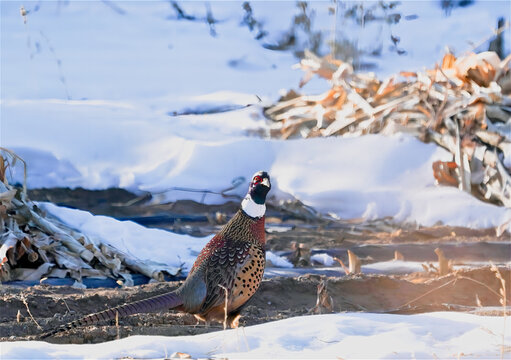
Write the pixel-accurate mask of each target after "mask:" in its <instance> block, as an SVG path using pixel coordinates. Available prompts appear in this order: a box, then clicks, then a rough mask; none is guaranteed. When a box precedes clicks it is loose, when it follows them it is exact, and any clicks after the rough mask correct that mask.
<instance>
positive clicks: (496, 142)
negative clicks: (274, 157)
mask: <svg viewBox="0 0 511 360" xmlns="http://www.w3.org/2000/svg"><path fill="white" fill-rule="evenodd" d="M510 62H511V56H508V57H507V58H506V59H504V60H502V61H501V60H500V59H499V58H498V56H497V55H496V54H495V53H493V52H483V53H480V54H467V55H465V56H462V57H460V58H458V59H456V57H455V56H454V55H452V54H446V55H445V56H444V58H443V60H442V63H441V65H440V66H436V67H435V68H434V69H431V70H427V71H424V72H418V73H411V72H401V73H400V74H398V75H393V76H390V77H389V78H387V79H386V80H385V81H380V80H378V79H376V78H375V77H374V76H372V75H368V74H361V73H355V72H354V71H353V68H352V67H351V66H350V65H349V64H347V63H343V62H341V61H338V60H333V59H332V58H330V57H323V58H320V57H318V56H316V55H314V54H311V53H306V56H305V59H304V60H302V62H301V64H300V67H301V68H302V69H303V70H304V71H305V72H306V76H305V79H304V80H303V81H302V83H305V82H306V81H308V80H309V79H310V78H311V76H312V75H314V74H316V75H318V76H320V77H323V78H325V79H327V81H329V82H330V83H331V85H332V87H331V89H330V90H329V91H327V92H325V93H324V94H321V95H319V96H304V95H298V94H296V93H294V92H291V93H290V96H288V97H287V99H286V100H284V101H282V102H279V103H277V104H275V105H274V106H272V107H270V108H268V109H266V110H265V114H266V116H268V117H269V118H270V119H272V120H273V121H275V124H274V126H273V127H272V128H273V129H272V135H273V136H278V137H280V138H282V139H289V138H295V137H303V138H308V137H317V136H323V137H325V136H338V135H340V136H343V135H350V136H354V135H363V134H371V133H380V132H381V133H384V134H392V133H394V132H398V131H399V132H404V133H408V134H411V135H414V136H416V137H418V138H419V139H421V140H423V141H426V142H427V141H434V142H436V143H437V144H438V145H440V146H442V147H444V148H446V149H447V150H448V151H450V152H451V153H452V154H453V159H454V161H455V163H456V169H455V173H456V179H455V181H451V182H450V185H456V186H459V187H460V189H462V190H463V191H466V192H469V193H473V194H474V195H476V196H477V197H478V198H480V199H486V200H487V201H489V202H492V203H496V204H499V205H504V206H508V207H511V169H510V168H506V167H505V166H504V165H503V163H502V154H507V156H511V155H509V154H511V139H510V138H509V134H510V129H511V96H510V94H511V70H510ZM291 97H292V98H291ZM289 98H291V99H289ZM278 126H280V131H275V128H277V129H278ZM437 170H438V169H436V170H434V171H437Z"/></svg>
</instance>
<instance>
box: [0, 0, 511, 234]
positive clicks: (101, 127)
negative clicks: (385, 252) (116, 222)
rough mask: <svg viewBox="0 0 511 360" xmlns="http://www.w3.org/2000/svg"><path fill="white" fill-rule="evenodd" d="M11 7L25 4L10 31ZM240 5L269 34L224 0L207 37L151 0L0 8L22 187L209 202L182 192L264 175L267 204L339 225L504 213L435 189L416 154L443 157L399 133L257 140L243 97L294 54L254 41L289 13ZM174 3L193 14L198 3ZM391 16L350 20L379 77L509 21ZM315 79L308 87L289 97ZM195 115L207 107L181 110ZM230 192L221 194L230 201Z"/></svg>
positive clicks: (459, 48) (485, 7)
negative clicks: (389, 20)
mask: <svg viewBox="0 0 511 360" xmlns="http://www.w3.org/2000/svg"><path fill="white" fill-rule="evenodd" d="M329 4H330V3H329V2H315V3H312V5H311V6H312V7H313V8H314V11H315V12H316V17H315V18H316V20H315V26H316V27H317V28H319V29H320V30H323V31H324V32H325V33H326V34H328V31H329V29H331V28H332V26H333V17H332V16H330V15H328V5H329ZM21 5H23V6H24V7H25V9H26V10H28V15H27V23H26V24H24V23H23V19H22V17H21V16H20V11H19V9H20V7H21ZM252 6H253V10H254V16H255V17H256V18H259V19H260V20H261V21H263V22H264V28H265V30H267V31H268V32H269V36H268V37H267V38H264V39H263V40H259V41H258V40H255V39H254V36H255V34H254V33H253V32H250V31H249V30H248V28H247V27H241V26H240V22H241V20H242V17H243V12H242V10H241V4H239V3H236V2H212V3H211V4H210V8H211V12H212V14H213V16H214V17H215V18H217V19H218V20H219V22H218V23H216V24H215V25H214V31H215V32H216V37H212V36H211V35H210V28H209V27H208V25H207V24H206V22H205V21H202V20H201V21H185V20H179V21H178V20H176V18H175V17H176V15H175V12H174V11H173V10H172V8H171V6H170V5H169V3H168V2H163V1H161V2H150V3H149V4H147V3H145V4H144V5H141V3H137V2H119V3H118V4H116V3H115V2H99V1H97V2H69V3H67V2H18V1H8V2H2V3H1V7H2V9H1V10H2V12H1V17H2V18H1V20H2V24H1V26H2V35H1V39H2V55H1V60H2V62H1V66H2V78H1V89H2V99H1V128H0V129H1V134H0V140H1V145H2V146H5V147H8V148H12V149H14V150H15V151H17V153H18V154H19V155H21V156H22V157H23V158H24V159H25V160H26V161H27V163H28V185H29V187H31V188H37V187H53V186H71V187H77V186H82V187H86V188H91V189H95V188H107V187H123V188H126V189H129V190H132V191H135V192H142V191H150V192H152V193H153V194H155V196H156V199H157V201H159V200H175V199H183V198H191V199H195V200H204V201H205V202H208V203H215V202H222V201H224V199H223V198H221V197H220V196H217V195H214V194H208V195H207V196H206V197H205V198H203V194H202V193H195V192H190V191H188V190H190V189H192V190H197V189H205V190H212V191H215V192H219V191H222V190H224V189H226V188H229V187H230V186H231V182H232V181H233V180H234V179H236V178H239V177H243V178H245V180H246V179H247V178H249V177H250V176H251V174H252V173H253V172H255V171H256V170H259V169H266V170H268V171H269V172H270V174H271V175H272V180H273V190H272V196H273V198H274V199H282V198H290V197H295V198H298V199H300V200H302V201H304V202H305V203H307V204H308V205H312V206H314V207H315V208H317V209H318V210H320V211H323V212H332V213H334V214H336V215H337V216H340V217H342V218H358V217H366V218H369V219H373V218H381V217H385V216H392V217H394V218H395V219H396V220H397V221H407V222H416V223H419V224H423V225H433V224H435V223H437V222H444V223H446V224H450V225H464V226H469V227H489V226H495V225H499V224H501V223H503V222H504V221H505V220H507V219H509V218H510V217H511V212H510V210H507V209H504V208H498V207H495V206H492V205H487V204H483V203H481V202H479V201H477V200H476V199H474V198H473V197H471V196H469V195H467V194H463V193H460V192H459V191H457V190H456V189H453V188H438V187H436V186H435V185H434V183H433V182H434V179H433V175H432V170H431V163H432V162H433V161H435V160H447V159H449V158H450V156H449V155H448V154H447V153H446V152H444V151H443V150H441V149H438V148H436V147H435V146H434V145H426V144H422V143H420V142H419V141H417V140H415V139H413V138H409V137H406V136H401V135H396V136H394V137H384V136H379V135H378V136H367V137H364V138H354V139H339V138H337V139H319V140H298V141H278V140H267V139H265V138H264V136H263V137H261V134H264V133H265V132H266V131H267V129H268V124H267V122H266V121H265V120H264V119H263V118H262V115H261V104H260V103H259V98H258V97H260V98H262V99H263V103H268V101H274V100H275V99H276V98H277V96H278V91H279V89H281V88H284V89H289V88H293V87H296V85H297V84H298V81H299V79H300V77H301V75H302V74H301V73H300V72H299V71H296V70H292V69H291V66H292V65H293V64H294V63H295V62H296V61H297V60H296V58H295V57H294V56H293V55H292V54H291V52H289V51H288V52H279V51H271V50H268V49H265V48H264V47H263V46H262V45H263V44H268V43H270V44H271V43H276V42H278V39H279V37H280V36H281V35H282V33H284V32H285V31H286V30H287V29H288V28H289V26H290V23H289V22H287V21H282V18H285V19H291V18H292V15H293V14H297V13H298V10H297V7H296V4H295V3H294V2H254V3H253V4H252ZM182 7H183V9H184V10H185V11H186V12H187V13H188V14H191V15H194V16H196V17H197V18H198V19H202V18H204V17H206V13H207V6H206V5H205V4H204V3H202V2H193V3H188V2H187V3H183V4H182ZM398 10H399V11H400V12H401V13H402V14H403V16H406V15H413V14H417V15H418V18H417V19H414V20H407V19H405V18H403V19H402V20H401V21H400V22H399V24H397V25H395V26H394V27H392V28H391V27H389V26H383V25H378V26H376V25H370V24H367V26H366V28H363V29H362V28H360V27H357V28H356V29H354V30H356V31H357V33H358V34H359V35H358V36H359V46H360V47H361V48H364V47H367V46H368V44H369V40H370V39H371V36H372V35H374V34H378V36H377V37H376V38H377V39H380V37H381V40H380V41H381V42H382V44H383V47H382V49H383V50H382V57H381V58H376V59H373V60H374V61H376V62H377V63H378V64H379V68H377V69H376V71H377V72H378V74H379V75H381V76H385V75H387V74H389V73H392V72H396V71H399V70H404V69H407V70H414V69H419V68H422V67H425V66H432V65H433V64H434V63H435V62H436V61H438V60H439V59H440V58H441V56H442V54H443V48H444V47H445V46H450V47H451V48H453V49H454V50H455V51H456V53H463V52H464V51H465V50H467V49H470V45H469V43H468V42H469V41H478V40H480V39H482V38H484V37H486V36H489V35H490V34H491V30H490V29H491V28H493V27H494V26H495V23H496V19H497V17H498V16H502V15H504V16H505V15H506V14H509V11H508V10H509V3H508V2H505V1H495V2H487V1H484V2H483V1H481V2H476V3H475V4H473V5H471V6H468V7H464V8H461V7H460V8H455V9H454V10H453V11H452V14H451V15H450V16H446V15H445V12H444V11H443V10H442V9H441V8H440V6H439V4H438V3H437V2H405V3H404V4H402V5H401V7H400V8H398ZM289 21H290V20H289ZM426 24H428V25H426ZM433 24H437V26H436V25H435V26H434V25H433ZM339 26H340V25H339ZM343 26H353V24H351V25H349V24H343ZM426 27H427V31H425V29H426ZM389 31H390V32H392V33H394V34H395V35H396V34H398V35H399V36H400V38H401V40H400V41H401V42H400V44H399V46H401V47H403V48H405V49H406V51H407V55H406V56H399V55H397V53H396V52H395V51H391V50H389V48H388V47H389V46H388V43H389V40H388V39H387V35H388V36H390V35H389V34H388V32H389ZM508 32H509V31H508ZM508 32H506V34H505V36H506V39H507V38H508V36H509V35H508ZM353 33H354V32H353ZM382 33H383V35H382ZM385 34H386V35H385ZM382 36H383V37H382ZM373 38H374V37H373ZM326 86H328V85H327V84H326V83H325V82H321V81H320V80H316V81H313V82H312V83H311V84H308V85H307V87H306V89H305V91H307V92H308V93H316V92H318V91H320V90H322V89H325V87H326ZM256 95H257V96H256ZM248 104H256V105H254V106H250V107H245V105H248ZM205 110H207V111H210V112H213V114H209V115H200V114H199V115H197V114H193V113H196V112H200V111H205ZM224 110H230V111H227V112H219V111H224ZM184 113H187V114H189V113H192V114H191V115H182V114H184ZM19 165H20V164H18V168H17V169H16V171H15V174H14V178H15V179H16V180H17V181H21V179H22V175H21V174H22V172H21V169H20V167H19ZM246 185H247V183H246V181H245V182H243V183H241V185H239V186H238V187H237V188H235V189H234V190H232V191H231V192H230V193H234V194H237V195H243V193H244V192H245V189H246Z"/></svg>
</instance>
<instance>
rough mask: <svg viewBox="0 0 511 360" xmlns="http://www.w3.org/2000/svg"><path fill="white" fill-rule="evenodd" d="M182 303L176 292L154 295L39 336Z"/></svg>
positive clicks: (168, 307) (45, 336)
mask: <svg viewBox="0 0 511 360" xmlns="http://www.w3.org/2000/svg"><path fill="white" fill-rule="evenodd" d="M182 304H183V301H182V300H181V298H180V297H179V296H178V295H177V294H176V293H175V292H169V293H166V294H162V295H157V296H153V297H151V298H149V299H143V300H139V301H135V302H132V303H129V304H124V305H119V306H116V307H114V308H110V309H107V310H104V311H101V312H98V313H94V314H90V315H87V316H85V317H83V318H81V319H78V320H75V321H72V322H70V323H67V324H65V325H62V326H60V327H59V328H57V329H54V330H50V331H48V332H45V333H43V334H41V335H40V336H39V338H40V339H45V338H47V337H50V336H53V335H55V334H57V333H59V332H64V331H68V330H71V329H73V328H76V327H80V326H87V325H93V324H96V323H98V322H100V321H108V320H113V319H115V318H116V315H117V314H119V315H118V317H119V318H122V317H126V316H130V315H134V314H139V313H149V312H153V311H157V310H163V309H173V308H175V307H177V306H179V305H182Z"/></svg>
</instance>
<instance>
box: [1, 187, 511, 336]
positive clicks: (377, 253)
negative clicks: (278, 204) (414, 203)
mask: <svg viewBox="0 0 511 360" xmlns="http://www.w3.org/2000/svg"><path fill="white" fill-rule="evenodd" d="M30 197H31V198H32V199H34V200H47V201H52V202H54V203H57V204H60V205H67V206H72V207H76V208H80V209H85V210H89V211H91V212H93V213H95V214H105V215H110V216H114V217H118V218H131V219H134V220H139V222H142V223H143V222H144V221H145V220H144V219H146V220H147V219H148V218H149V219H153V220H154V219H156V220H157V221H155V223H153V224H146V225H148V226H157V227H163V228H167V229H172V230H174V231H181V232H187V233H192V234H195V233H200V234H203V233H211V232H214V231H215V230H216V229H218V228H219V227H220V226H221V223H222V222H223V221H225V220H224V219H223V218H222V216H220V218H218V216H217V213H220V214H225V218H228V217H229V216H231V215H232V214H233V213H234V211H236V209H237V207H238V205H237V204H236V203H234V202H232V203H228V204H226V205H222V206H208V205H203V204H198V203H194V202H189V201H183V202H178V203H175V204H163V205H147V203H145V202H144V201H143V199H137V197H136V196H135V195H133V194H130V193H128V192H125V191H124V190H119V189H110V190H106V191H97V192H94V191H92V192H91V191H87V190H83V189H77V190H72V191H71V190H69V189H50V190H39V191H32V192H31V193H30ZM269 213H270V214H269V215H270V218H269V219H268V226H267V227H268V228H269V230H270V232H269V233H268V238H267V240H268V248H269V249H271V250H274V251H281V252H283V253H286V252H287V253H290V252H291V246H292V243H293V242H298V243H302V244H305V245H306V247H307V248H309V249H311V248H313V249H323V250H328V251H329V252H330V253H331V254H332V255H336V256H338V257H340V258H342V259H343V261H345V262H347V258H346V256H345V252H346V249H352V250H354V251H355V252H356V253H357V254H358V255H359V256H360V257H361V258H362V259H363V262H365V263H367V262H375V261H385V260H390V259H392V257H393V253H394V251H395V250H398V251H400V252H401V253H402V254H403V255H404V256H405V259H406V260H414V261H424V262H426V261H428V262H429V261H435V259H436V255H435V254H434V252H433V250H434V249H435V248H436V247H441V248H443V249H444V252H445V254H446V256H447V257H449V258H451V259H453V260H455V262H458V263H460V262H465V261H469V262H470V261H480V262H483V264H488V260H492V261H494V262H497V263H498V262H507V261H509V257H510V255H509V254H510V253H509V251H508V249H509V246H510V243H509V241H508V238H507V235H508V234H506V235H505V236H502V237H500V238H498V237H497V236H496V235H495V229H488V230H471V229H464V228H451V227H446V226H437V227H433V228H416V227H410V226H408V227H397V226H395V225H392V224H388V223H386V222H379V223H374V224H367V223H361V222H356V221H355V222H348V221H346V222H342V221H339V222H323V221H321V222H320V221H318V222H314V221H312V222H311V221H310V220H309V221H305V220H304V219H301V218H300V217H293V216H290V215H289V214H283V213H281V212H279V211H278V209H276V208H270V209H269ZM181 215H182V216H181ZM151 221H152V220H151ZM158 221H159V223H158ZM272 228H273V229H274V230H275V229H276V230H278V229H279V228H281V229H285V230H286V231H283V232H277V231H272ZM306 269H307V268H306ZM500 271H501V274H502V276H503V277H504V279H506V280H507V284H510V283H511V270H510V269H509V267H507V268H506V267H500ZM322 282H324V284H326V288H327V293H326V297H327V298H328V297H330V296H331V298H332V300H333V307H332V310H333V311H335V312H342V311H363V312H380V313H402V314H410V313H420V312H427V311H442V310H454V311H479V312H481V311H487V310H485V309H484V308H481V307H480V305H482V306H483V307H487V306H499V305H500V304H499V300H500V298H499V291H500V290H499V289H500V287H501V285H500V282H499V280H498V279H497V278H496V276H495V273H494V271H492V270H491V269H490V267H489V266H488V265H481V266H479V267H478V268H475V269H470V270H458V271H457V272H456V273H451V274H449V275H446V276H443V277H437V276H434V275H432V274H429V273H425V272H421V273H413V274H408V275H392V274H382V275H348V276H344V277H330V278H327V277H324V276H318V275H304V276H300V277H277V278H271V279H265V280H263V283H262V285H261V288H260V289H259V291H258V292H257V293H256V295H255V296H254V297H253V298H252V300H251V301H250V302H249V303H248V304H247V306H246V307H245V309H244V311H243V312H242V315H243V317H242V319H241V322H240V324H241V325H243V326H247V325H254V324H259V323H264V322H268V321H274V320H278V319H284V318H288V317H293V316H301V315H306V314H309V313H311V309H312V308H313V307H314V306H315V305H316V299H317V291H318V286H319V285H320V284H321V283H322ZM177 286H179V282H169V283H155V284H147V285H141V286H135V287H131V288H121V289H104V288H100V289H75V288H70V287H65V286H47V285H40V286H33V287H28V288H22V287H15V286H9V285H0V299H1V300H0V301H1V304H0V309H1V311H0V341H9V340H21V339H24V338H26V336H28V335H35V334H38V333H40V332H41V330H39V329H38V328H37V326H36V324H35V322H37V323H38V324H39V325H40V326H41V327H42V328H43V329H45V330H48V329H52V328H55V327H58V326H59V325H62V324H64V323H66V322H69V321H72V320H75V319H77V318H79V317H82V316H84V315H87V314H89V313H92V312H97V311H100V310H103V309H104V308H107V307H113V306H117V305H120V304H122V303H125V302H131V301H135V300H139V299H143V298H147V297H150V296H153V295H157V294H160V293H164V292H167V291H170V290H172V289H174V288H176V287H177ZM324 295H325V294H324ZM23 298H25V300H26V305H25V304H24V302H23ZM507 298H508V299H511V293H510V286H508V287H507ZM508 305H510V304H509V302H508ZM27 306H28V308H29V309H30V312H31V314H32V316H33V317H34V319H31V317H30V315H29V313H28V310H27ZM320 310H321V311H325V312H328V311H330V310H329V309H327V308H325V307H321V308H320ZM496 311H498V310H496ZM221 329H222V327H221V325H212V326H209V327H207V326H205V325H204V324H198V323H197V321H196V319H195V318H194V317H193V316H192V315H188V314H180V313H176V312H173V311H168V312H161V313H154V314H139V315H134V316H131V317H128V318H125V319H120V320H119V324H118V326H116V325H115V324H112V323H108V324H98V325H97V326H89V327H84V328H78V329H74V330H71V331H69V332H66V333H61V334H58V335H56V336H54V337H51V338H49V339H48V341H50V342H55V343H97V342H103V341H108V340H112V339H116V338H117V337H126V336H128V335H136V334H138V335H142V334H144V335H167V336H176V335H188V334H200V333H205V332H210V331H219V330H221Z"/></svg>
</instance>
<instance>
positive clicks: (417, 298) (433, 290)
mask: <svg viewBox="0 0 511 360" xmlns="http://www.w3.org/2000/svg"><path fill="white" fill-rule="evenodd" d="M456 280H458V279H457V278H454V279H452V280H449V281H448V282H446V283H445V284H442V285H440V286H439V287H436V288H434V289H432V290H429V291H428V292H426V293H425V294H422V295H421V296H418V297H416V298H415V299H413V300H410V301H408V302H407V303H406V304H403V305H401V306H399V307H398V308H397V309H396V310H399V309H402V308H404V307H405V306H408V305H410V304H411V303H414V302H416V301H417V300H419V299H422V298H423V297H425V296H427V295H429V294H431V293H432V292H435V291H437V290H440V289H441V288H443V287H445V286H447V285H449V284H451V283H453V282H455V281H456Z"/></svg>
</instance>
